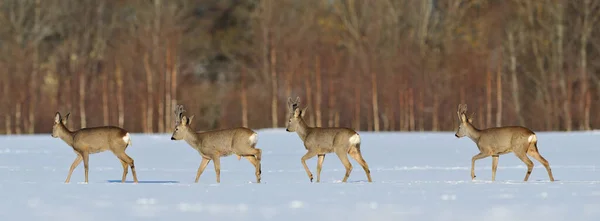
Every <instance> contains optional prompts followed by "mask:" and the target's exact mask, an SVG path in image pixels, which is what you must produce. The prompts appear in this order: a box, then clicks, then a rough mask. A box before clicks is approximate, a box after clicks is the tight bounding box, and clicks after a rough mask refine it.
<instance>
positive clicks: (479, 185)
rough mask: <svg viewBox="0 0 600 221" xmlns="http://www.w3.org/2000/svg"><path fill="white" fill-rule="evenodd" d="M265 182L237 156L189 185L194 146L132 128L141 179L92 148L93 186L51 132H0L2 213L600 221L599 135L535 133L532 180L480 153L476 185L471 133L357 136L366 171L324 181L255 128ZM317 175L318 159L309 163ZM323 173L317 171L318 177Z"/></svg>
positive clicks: (295, 153) (331, 165) (293, 139)
mask: <svg viewBox="0 0 600 221" xmlns="http://www.w3.org/2000/svg"><path fill="white" fill-rule="evenodd" d="M258 133H259V142H258V147H259V148H261V149H263V160H262V183H260V184H256V183H254V181H255V177H254V168H253V167H252V165H251V164H250V163H249V162H248V161H246V160H245V159H242V160H241V161H238V160H237V159H236V157H235V156H230V157H226V158H223V159H222V160H221V183H220V184H216V182H215V173H214V169H213V164H212V162H211V163H210V164H209V166H208V167H207V168H206V170H205V172H204V174H202V176H201V177H200V182H199V183H194V178H195V175H196V170H197V169H198V166H199V163H200V156H199V154H198V153H197V152H196V151H195V150H193V149H192V148H190V147H189V146H188V145H187V144H186V143H185V142H184V141H171V140H170V139H169V138H170V134H161V135H143V134H133V135H132V142H133V144H132V146H130V147H129V148H128V150H127V152H128V154H129V155H130V156H131V157H132V158H133V159H134V160H135V165H136V170H137V173H138V178H139V179H140V183H138V184H133V183H131V181H132V177H131V172H130V173H129V175H128V177H127V180H128V182H127V183H125V184H122V183H120V179H121V173H122V167H121V164H120V163H119V161H118V160H117V158H116V157H115V156H114V155H113V154H112V153H110V152H104V153H99V154H94V155H91V157H90V174H89V179H90V180H89V181H90V183H89V184H87V185H86V184H82V183H81V182H82V181H83V164H80V166H79V167H78V168H77V169H76V170H75V172H74V173H73V177H72V179H71V183H70V184H64V183H63V182H64V180H65V178H66V176H67V172H68V168H69V166H70V165H71V163H72V162H73V160H74V159H75V154H74V153H73V151H72V150H71V148H70V147H68V146H67V145H66V144H65V143H63V141H61V140H60V139H54V138H52V137H51V136H50V135H49V134H46V135H36V136H0V220H60V221H69V220H77V221H86V220H102V221H108V220H177V221H183V220H206V221H209V220H210V221H213V220H227V221H232V220H282V221H283V220H286V221H291V220H303V221H304V220H361V221H370V220H378V221H379V220H395V221H396V220H457V221H458V220H460V221H463V220H477V221H479V220H488V221H489V220H502V221H504V220H506V221H508V220H510V221H517V220H532V221H539V220H544V221H552V220H600V170H596V166H600V142H599V141H600V133H598V132H581V133H554V132H553V133H538V137H539V149H540V152H541V154H542V155H543V156H544V157H545V158H546V159H547V160H548V161H549V162H550V166H551V167H552V170H553V173H554V177H555V178H556V179H557V181H556V182H554V183H551V182H549V181H548V175H547V173H546V171H545V169H544V168H543V167H542V166H541V164H540V163H539V162H537V161H535V160H534V163H535V168H534V170H533V173H532V175H531V177H530V182H527V183H524V182H522V180H523V178H524V176H525V171H526V167H525V165H524V164H523V163H522V162H521V161H520V160H518V159H517V158H516V157H515V156H514V155H513V154H507V155H503V156H501V157H500V161H499V167H498V173H497V177H496V182H491V181H490V179H491V158H486V159H483V160H480V161H478V163H477V165H476V171H475V173H476V175H477V181H474V182H473V181H471V178H470V172H469V171H470V163H471V157H472V156H473V155H475V154H476V153H477V152H478V151H477V148H476V146H475V144H474V143H473V142H472V141H471V140H469V139H468V138H462V139H457V138H455V137H454V134H453V133H451V132H447V133H367V132H361V133H360V134H361V137H362V152H363V156H364V158H365V160H366V161H367V162H368V164H369V166H370V168H371V172H372V177H373V181H374V182H373V183H368V182H366V177H365V174H364V171H363V170H362V168H361V167H360V166H359V165H358V163H356V162H355V161H353V160H351V163H352V165H353V166H354V170H353V171H352V174H351V175H350V178H349V180H348V181H349V182H348V183H340V180H341V179H342V178H343V175H344V167H343V166H342V164H341V163H340V161H339V159H338V158H337V156H335V155H333V154H331V155H327V156H326V157H325V163H324V165H323V172H322V174H321V183H310V182H309V180H308V177H307V176H306V173H305V172H304V169H303V168H302V165H301V163H300V157H301V156H302V155H303V154H304V153H305V149H304V147H303V145H302V143H301V141H300V139H299V138H298V137H297V135H296V134H294V133H288V132H285V129H276V130H272V129H271V130H258ZM307 163H308V164H309V167H310V168H311V171H312V172H313V174H315V178H316V157H315V158H313V159H311V160H309V161H308V162H307ZM315 180H316V179H315Z"/></svg>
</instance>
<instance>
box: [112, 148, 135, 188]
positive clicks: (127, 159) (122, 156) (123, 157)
mask: <svg viewBox="0 0 600 221" xmlns="http://www.w3.org/2000/svg"><path fill="white" fill-rule="evenodd" d="M117 157H118V158H119V159H121V160H122V161H125V163H127V165H129V167H131V174H132V175H133V182H134V183H138V179H137V173H136V172H135V164H134V163H133V159H132V158H131V157H129V156H128V155H127V154H126V153H125V152H121V153H119V154H117Z"/></svg>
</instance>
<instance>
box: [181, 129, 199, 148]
mask: <svg viewBox="0 0 600 221" xmlns="http://www.w3.org/2000/svg"><path fill="white" fill-rule="evenodd" d="M200 135H201V134H198V133H196V132H195V131H194V130H193V129H192V128H188V131H187V132H186V133H185V135H184V136H183V140H185V142H187V143H188V144H189V145H190V146H192V147H195V146H196V145H198V144H199V143H200Z"/></svg>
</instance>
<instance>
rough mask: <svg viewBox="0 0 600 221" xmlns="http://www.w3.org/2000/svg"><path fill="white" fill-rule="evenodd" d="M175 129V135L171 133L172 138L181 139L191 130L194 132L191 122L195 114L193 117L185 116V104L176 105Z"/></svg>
mask: <svg viewBox="0 0 600 221" xmlns="http://www.w3.org/2000/svg"><path fill="white" fill-rule="evenodd" d="M173 112H174V113H175V130H174V131H173V135H171V140H181V139H183V138H185V134H187V133H189V132H193V130H192V129H191V128H190V124H191V123H192V119H194V115H192V116H191V117H189V118H188V117H186V116H183V112H185V110H184V109H183V105H175V110H174V111H173Z"/></svg>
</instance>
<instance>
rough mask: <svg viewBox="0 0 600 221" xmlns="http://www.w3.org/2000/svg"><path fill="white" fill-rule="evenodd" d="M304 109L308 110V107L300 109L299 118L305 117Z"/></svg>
mask: <svg viewBox="0 0 600 221" xmlns="http://www.w3.org/2000/svg"><path fill="white" fill-rule="evenodd" d="M306 109H308V106H306V107H304V108H302V112H300V116H301V117H304V115H306Z"/></svg>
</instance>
